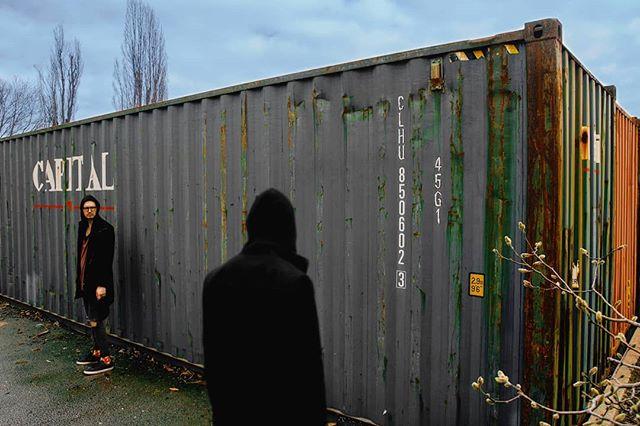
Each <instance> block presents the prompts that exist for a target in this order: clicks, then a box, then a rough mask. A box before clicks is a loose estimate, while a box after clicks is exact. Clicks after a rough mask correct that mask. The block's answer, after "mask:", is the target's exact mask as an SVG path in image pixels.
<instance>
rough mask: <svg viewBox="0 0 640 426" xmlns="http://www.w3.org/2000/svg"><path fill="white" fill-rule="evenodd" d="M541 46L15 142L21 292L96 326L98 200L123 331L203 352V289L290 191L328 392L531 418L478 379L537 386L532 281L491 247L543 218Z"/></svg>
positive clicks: (358, 75) (455, 57) (467, 45)
mask: <svg viewBox="0 0 640 426" xmlns="http://www.w3.org/2000/svg"><path fill="white" fill-rule="evenodd" d="M505 43H508V44H509V46H505ZM474 51H475V52H481V53H482V54H477V53H474ZM524 51H525V46H524V44H523V42H522V32H516V33H511V34H506V35H498V36H496V37H494V38H489V39H484V40H483V41H480V42H476V41H470V42H464V43H458V44H454V45H449V46H448V47H447V48H446V49H443V48H438V47H436V48H430V49H421V50H417V51H413V52H412V53H410V54H407V53H403V54H398V55H391V56H387V57H383V58H376V59H373V60H368V61H360V62H358V63H355V65H354V64H345V65H342V66H339V67H332V68H326V69H322V70H318V71H317V72H315V73H314V72H306V73H303V74H300V75H295V76H290V77H288V78H287V77H283V78H276V79H272V80H269V81H265V82H257V83H250V84H248V85H245V86H240V87H237V88H236V89H235V90H231V89H222V90H220V91H216V92H210V93H209V94H208V95H206V96H205V95H203V96H196V97H191V98H188V99H185V100H184V101H183V102H174V101H170V102H167V103H163V104H160V105H157V106H155V107H148V108H142V109H139V110H133V111H129V112H126V113H115V114H111V115H107V116H103V117H98V118H96V119H94V120H83V121H81V122H78V123H71V124H68V125H64V126H60V127H58V128H55V129H47V130H43V131H40V132H34V133H30V134H25V135H21V136H16V137H13V138H9V139H4V140H2V141H0V166H1V170H0V201H1V204H0V221H1V223H0V241H1V243H0V274H1V275H0V293H2V294H3V295H7V296H9V297H13V298H15V299H18V300H21V301H24V302H27V303H29V304H31V305H33V306H36V307H38V308H41V309H46V310H49V311H52V312H55V313H58V314H60V315H63V316H65V317H67V318H70V319H74V320H77V321H81V320H82V316H83V312H82V307H81V305H80V303H78V302H77V301H74V300H73V292H74V281H75V262H76V253H75V241H76V232H77V231H76V230H77V222H78V218H79V210H78V203H79V201H80V199H81V198H82V196H83V195H84V194H85V193H93V194H95V195H96V196H97V198H98V199H100V201H101V202H102V205H103V209H102V214H103V216H104V217H105V218H106V219H107V220H108V221H110V222H111V223H113V224H114V226H115V229H116V258H115V264H114V272H115V277H116V291H117V295H116V300H115V302H114V305H113V307H112V315H111V332H112V333H114V334H116V335H119V336H121V337H124V338H126V339H129V340H131V341H134V342H138V343H141V344H143V345H145V346H147V347H151V348H154V349H156V350H159V351H162V352H166V353H168V354H171V355H173V356H175V357H180V358H184V359H187V360H189V361H191V362H194V363H200V362H202V355H203V354H202V345H201V337H200V335H201V331H202V330H201V317H202V311H201V309H202V308H201V302H200V299H201V283H202V280H203V278H204V276H205V274H206V272H207V271H209V270H211V269H213V268H215V267H216V266H218V265H220V264H221V263H222V262H224V261H225V260H227V259H229V258H230V257H232V256H233V255H235V254H236V253H237V252H238V251H239V250H240V249H241V247H242V244H243V243H244V242H245V241H246V238H247V235H246V223H245V219H246V214H247V210H248V208H249V207H250V204H251V202H252V201H253V199H254V198H255V196H256V195H257V194H258V193H259V192H261V191H262V190H264V189H266V188H268V187H271V186H273V187H276V188H278V189H280V190H282V191H283V192H284V193H286V194H288V196H289V197H290V198H291V200H292V202H293V204H294V206H295V209H296V217H297V227H298V235H299V240H298V250H299V252H300V253H301V254H302V255H303V256H305V257H307V258H308V259H309V260H310V263H311V266H310V270H309V275H310V276H311V278H312V279H313V281H314V284H315V289H316V298H317V302H318V308H319V317H320V325H321V333H322V342H323V348H324V362H325V371H326V382H327V393H328V402H329V405H331V406H334V407H337V408H340V409H342V410H345V411H347V412H349V413H352V414H356V415H361V416H365V417H369V418H372V419H374V420H376V421H378V422H380V423H384V424H389V425H404V424H443V423H446V424H470V423H474V422H481V423H484V422H489V421H491V422H496V421H499V422H500V423H504V424H511V423H513V422H516V421H517V419H518V417H519V412H518V410H519V408H518V406H516V405H513V406H509V407H504V408H501V409H500V410H498V409H497V408H495V407H490V406H488V405H486V404H485V403H484V401H483V400H482V398H480V397H479V396H478V395H477V393H475V392H474V391H473V390H472V389H471V386H470V383H471V382H473V381H474V380H475V379H476V378H477V376H478V375H490V374H493V373H494V372H495V370H497V369H498V368H503V369H506V370H508V371H509V372H510V375H511V376H512V377H514V378H520V377H521V373H520V368H521V367H520V366H521V359H520V350H519V348H521V347H522V344H523V342H522V334H521V331H520V330H521V327H522V320H521V315H522V313H521V309H520V308H519V306H520V305H521V298H522V294H521V288H520V287H519V286H514V285H512V282H513V281H516V280H517V277H516V275H514V274H515V272H514V270H513V267H512V266H511V265H508V264H504V263H502V262H500V261H499V260H498V259H497V258H496V257H495V256H494V255H493V254H492V253H491V250H492V249H493V248H495V247H497V248H499V247H501V246H502V242H503V237H504V235H506V234H510V235H514V234H516V232H515V230H516V229H517V228H516V223H517V221H518V220H520V219H522V218H523V217H524V215H525V204H526V203H525V202H526V200H525V197H526V194H527V192H526V189H525V176H526V164H527V163H526V161H525V157H526V152H525V150H526V145H525V144H524V143H523V142H524V140H525V135H526V132H527V122H526V113H525V111H526V99H527V93H526V81H525V63H526V60H525V54H524ZM465 52H466V53H465ZM432 71H433V72H434V73H435V74H434V75H431V72H432ZM431 77H433V80H432V78H431ZM515 242H516V244H520V241H519V240H517V239H516V241H515ZM471 273H475V274H483V275H484V287H483V289H484V290H483V292H484V296H483V297H476V296H471V295H470V274H471ZM402 274H404V275H402Z"/></svg>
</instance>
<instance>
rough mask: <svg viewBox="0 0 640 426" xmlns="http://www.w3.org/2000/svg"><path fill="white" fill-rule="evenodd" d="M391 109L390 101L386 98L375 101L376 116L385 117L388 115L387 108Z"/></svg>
mask: <svg viewBox="0 0 640 426" xmlns="http://www.w3.org/2000/svg"><path fill="white" fill-rule="evenodd" d="M390 109H391V103H390V102H389V101H388V100H386V99H385V100H381V101H378V103H376V111H377V112H378V116H379V117H381V118H383V119H386V118H387V117H388V116H389V110H390Z"/></svg>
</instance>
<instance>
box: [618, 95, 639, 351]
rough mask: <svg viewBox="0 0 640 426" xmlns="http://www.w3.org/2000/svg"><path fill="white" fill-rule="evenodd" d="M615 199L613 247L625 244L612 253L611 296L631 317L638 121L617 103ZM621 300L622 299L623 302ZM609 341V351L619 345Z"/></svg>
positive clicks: (620, 329)
mask: <svg viewBox="0 0 640 426" xmlns="http://www.w3.org/2000/svg"><path fill="white" fill-rule="evenodd" d="M615 129H616V132H615V166H614V168H615V177H614V182H615V191H616V192H615V195H614V199H615V200H619V201H618V202H616V203H615V211H614V217H613V241H614V242H613V247H620V246H623V245H624V246H626V249H625V250H622V251H621V252H620V253H619V255H616V256H615V257H614V261H615V267H614V276H613V294H612V300H613V301H614V303H615V302H617V301H618V300H620V301H621V303H620V307H619V308H618V309H619V310H620V312H621V313H622V314H624V315H625V316H626V317H628V318H631V317H632V316H634V315H637V309H636V306H637V305H636V302H637V282H638V274H637V260H638V259H637V257H636V256H634V254H636V253H637V250H638V249H637V244H638V208H639V205H638V178H639V177H640V175H639V174H638V149H639V148H640V146H639V145H638V143H639V142H640V123H638V119H637V118H634V117H631V116H630V115H629V114H628V113H627V112H626V111H625V110H624V109H622V108H621V107H620V106H619V105H616V113H615ZM622 302H624V303H622ZM613 325H614V327H612V330H611V331H612V332H613V333H614V334H618V333H620V332H623V333H624V332H626V331H627V329H628V325H627V324H613ZM618 343H619V342H618V341H617V340H614V341H613V342H612V348H611V349H612V352H614V351H615V350H616V349H617V347H618Z"/></svg>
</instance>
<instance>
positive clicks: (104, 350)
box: [76, 195, 115, 375]
mask: <svg viewBox="0 0 640 426" xmlns="http://www.w3.org/2000/svg"><path fill="white" fill-rule="evenodd" d="M114 242H115V233H114V231H113V226H111V224H109V223H108V222H107V221H106V220H104V219H103V218H102V217H100V203H99V202H98V200H96V199H95V197H93V196H91V195H87V196H86V197H84V198H83V199H82V201H81V202H80V223H79V224H78V251H77V253H78V261H77V268H76V271H77V273H76V299H78V298H80V297H82V298H83V300H84V311H85V314H86V316H87V322H88V325H89V327H90V328H91V337H92V339H93V348H92V349H91V350H90V351H89V352H88V353H87V354H86V355H85V356H84V357H83V358H82V359H80V360H78V361H76V364H78V365H86V368H85V370H84V374H87V375H92V374H99V373H104V372H106V371H110V370H113V359H112V358H111V357H110V356H109V344H108V343H107V339H106V337H107V333H106V329H105V325H104V322H105V320H106V319H107V317H108V316H109V306H110V305H111V303H113V250H114Z"/></svg>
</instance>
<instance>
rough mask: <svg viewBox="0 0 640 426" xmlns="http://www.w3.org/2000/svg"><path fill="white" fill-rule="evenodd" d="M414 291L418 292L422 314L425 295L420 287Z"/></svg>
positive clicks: (425, 301) (424, 305) (425, 302)
mask: <svg viewBox="0 0 640 426" xmlns="http://www.w3.org/2000/svg"><path fill="white" fill-rule="evenodd" d="M416 290H417V291H418V296H420V311H421V312H423V313H424V308H425V307H426V305H427V294H426V293H425V292H424V290H423V289H422V288H421V287H420V286H416Z"/></svg>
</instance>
